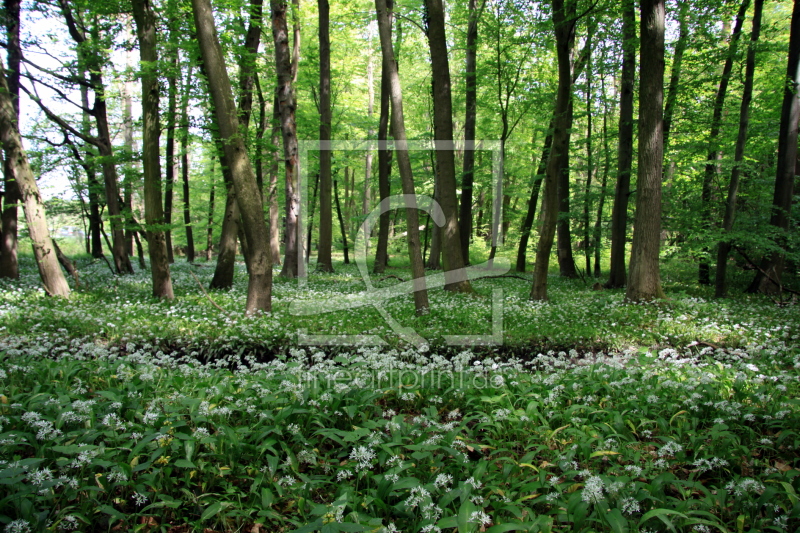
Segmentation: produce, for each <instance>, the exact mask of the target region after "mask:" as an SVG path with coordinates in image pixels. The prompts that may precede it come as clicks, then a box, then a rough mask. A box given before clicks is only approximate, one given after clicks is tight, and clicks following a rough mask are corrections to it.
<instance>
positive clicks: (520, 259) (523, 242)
mask: <svg viewBox="0 0 800 533" xmlns="http://www.w3.org/2000/svg"><path fill="white" fill-rule="evenodd" d="M552 145H553V120H551V121H550V127H549V128H548V129H547V136H546V137H545V139H544V146H543V147H542V155H541V156H540V158H539V165H538V166H537V167H534V166H533V163H535V161H532V162H531V168H535V169H536V170H535V171H534V173H533V176H531V182H532V183H531V197H530V199H528V210H527V211H526V213H525V218H524V219H523V221H522V230H521V236H520V238H519V248H517V265H516V271H517V272H525V263H526V260H527V259H526V258H527V255H528V239H529V238H530V234H531V229H532V228H533V220H534V218H536V206H537V205H538V203H539V193H540V192H541V190H542V181H543V179H544V175H545V172H547V159H548V157H549V155H550V147H551V146H552Z"/></svg>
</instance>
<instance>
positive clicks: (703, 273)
mask: <svg viewBox="0 0 800 533" xmlns="http://www.w3.org/2000/svg"><path fill="white" fill-rule="evenodd" d="M749 6H750V0H743V2H742V4H741V6H740V7H739V12H738V13H737V14H736V22H735V23H734V26H733V34H732V35H731V40H730V43H729V44H728V56H727V57H726V58H725V64H724V66H723V67H722V75H721V77H720V80H719V87H718V88H717V96H716V98H714V111H713V115H712V118H711V131H710V132H709V136H708V157H707V160H706V168H705V173H704V174H703V189H702V192H701V200H702V216H703V228H704V230H705V231H706V232H709V231H711V226H712V220H711V219H712V212H711V211H712V210H711V195H712V188H713V185H714V177H715V176H716V175H717V174H718V173H719V159H720V158H721V157H722V153H721V152H720V149H719V146H718V144H719V140H718V138H719V134H720V130H721V129H722V112H723V111H724V108H725V96H726V95H727V92H728V82H730V79H731V73H732V71H733V60H734V58H735V57H736V49H737V48H738V44H739V37H740V36H741V34H742V26H743V25H744V18H745V15H746V13H747V8H748V7H749ZM704 252H705V254H707V253H708V249H707V248H706V249H705V250H704ZM705 254H704V255H705ZM697 278H698V282H699V283H700V284H701V285H710V284H711V265H710V263H709V261H708V260H707V259H706V258H705V257H703V258H701V259H700V266H699V268H698V274H697Z"/></svg>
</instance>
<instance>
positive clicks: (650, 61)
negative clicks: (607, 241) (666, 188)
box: [625, 0, 665, 302]
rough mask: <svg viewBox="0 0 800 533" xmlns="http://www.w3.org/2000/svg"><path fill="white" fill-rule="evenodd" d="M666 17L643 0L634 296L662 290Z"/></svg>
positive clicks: (653, 1)
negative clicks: (660, 267) (662, 183)
mask: <svg viewBox="0 0 800 533" xmlns="http://www.w3.org/2000/svg"><path fill="white" fill-rule="evenodd" d="M664 20H665V9H664V0H641V23H640V32H641V48H640V50H641V61H640V65H639V146H638V148H639V159H638V174H637V183H636V190H637V192H636V214H635V218H634V229H633V243H632V245H631V276H630V280H629V283H628V287H627V291H626V293H625V298H626V299H627V300H629V301H633V302H637V301H641V300H652V299H654V298H663V296H664V292H663V291H662V289H661V275H660V272H659V264H658V253H659V249H660V246H661V176H662V172H663V168H664V167H663V165H664V136H663V132H664V130H663V125H664V122H663V121H664Z"/></svg>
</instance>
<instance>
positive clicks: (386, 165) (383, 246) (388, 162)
mask: <svg viewBox="0 0 800 533" xmlns="http://www.w3.org/2000/svg"><path fill="white" fill-rule="evenodd" d="M390 16H391V14H390ZM389 31H390V32H391V20H390V21H389ZM391 40H392V39H391V35H390V36H389V41H390V42H391ZM390 104H391V87H390V82H389V67H388V66H387V64H386V58H385V57H383V58H382V59H381V101H380V118H379V121H378V194H379V195H380V200H381V203H383V201H384V200H386V201H387V202H388V198H389V196H390V195H391V189H390V186H389V184H390V177H391V172H392V152H391V151H390V150H389V149H388V148H387V146H386V144H387V139H388V137H389V106H390ZM389 222H390V212H389V210H388V209H385V210H384V211H383V212H382V213H381V216H380V219H379V220H378V242H377V244H376V246H375V264H374V265H373V267H372V269H373V271H374V272H375V273H376V274H382V273H383V272H384V271H385V270H386V267H387V266H389Z"/></svg>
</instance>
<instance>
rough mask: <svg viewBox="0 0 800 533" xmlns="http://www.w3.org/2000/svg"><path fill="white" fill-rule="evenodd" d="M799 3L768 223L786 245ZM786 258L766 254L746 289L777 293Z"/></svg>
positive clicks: (799, 61)
mask: <svg viewBox="0 0 800 533" xmlns="http://www.w3.org/2000/svg"><path fill="white" fill-rule="evenodd" d="M798 90H800V2H798V1H795V3H794V9H793V10H792V23H791V34H790V37H789V61H788V64H787V67H786V83H785V86H784V90H783V105H782V107H781V126H780V132H779V134H778V168H777V172H776V174H775V192H774V194H773V197H772V216H771V217H770V220H769V223H770V225H771V226H773V227H774V228H775V229H776V230H777V233H778V235H779V236H778V239H777V244H778V246H780V247H781V248H785V247H786V237H785V235H786V232H787V231H788V230H789V222H790V215H791V211H792V199H793V196H794V181H795V169H796V166H795V165H796V161H797V123H798V120H800V100H798ZM785 263H786V258H785V256H784V254H783V253H782V252H773V253H772V254H770V255H768V256H767V257H765V258H764V259H763V261H762V263H761V269H762V270H763V271H764V272H767V273H768V274H769V278H767V277H765V276H763V275H762V274H761V273H759V274H758V275H757V276H756V278H755V279H754V280H753V282H752V283H751V284H750V287H749V288H748V289H747V290H748V292H755V291H762V292H767V293H778V292H780V291H781V288H782V287H781V286H780V285H778V284H776V282H777V283H781V278H782V276H783V271H784V269H785V267H786V264H785Z"/></svg>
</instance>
